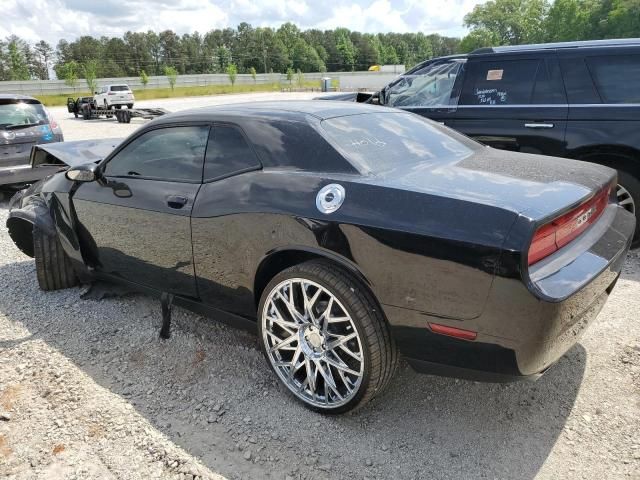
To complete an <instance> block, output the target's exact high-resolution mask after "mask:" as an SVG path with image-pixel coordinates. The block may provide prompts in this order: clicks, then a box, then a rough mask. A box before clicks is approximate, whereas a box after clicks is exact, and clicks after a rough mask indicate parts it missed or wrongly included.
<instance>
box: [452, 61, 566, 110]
mask: <svg viewBox="0 0 640 480" xmlns="http://www.w3.org/2000/svg"><path fill="white" fill-rule="evenodd" d="M466 75H467V77H466V81H465V85H464V88H463V90H462V95H461V97H460V104H461V105H487V106H491V105H530V104H538V105H539V104H546V103H559V102H558V100H559V99H560V93H561V92H560V91H559V90H558V89H557V88H556V87H555V86H554V85H553V84H552V82H551V80H550V75H549V72H548V69H547V64H546V62H545V61H541V60H537V59H530V60H499V59H496V60H490V61H481V62H469V63H468V64H467V74H466ZM556 90H558V91H556Z"/></svg>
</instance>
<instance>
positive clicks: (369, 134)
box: [322, 112, 481, 175]
mask: <svg viewBox="0 0 640 480" xmlns="http://www.w3.org/2000/svg"><path fill="white" fill-rule="evenodd" d="M322 127H323V129H324V131H325V132H327V134H328V137H329V140H332V141H333V142H332V143H333V144H334V145H335V146H337V147H338V149H339V150H340V151H341V153H342V154H343V155H344V156H345V158H346V159H347V160H348V161H349V162H350V163H351V164H352V165H353V166H354V167H355V168H356V169H357V170H358V171H359V172H360V173H361V174H363V175H368V174H370V175H385V174H390V173H392V172H393V171H394V170H396V169H398V168H400V169H401V170H402V171H405V170H406V169H407V168H413V169H420V168H429V167H432V166H437V165H444V164H447V163H449V162H452V161H456V160H460V159H463V158H465V157H467V156H469V155H471V154H472V153H473V152H474V150H475V149H477V148H481V147H480V146H479V145H478V144H477V143H475V142H473V141H472V140H470V139H468V138H467V137H465V136H463V135H461V134H459V133H456V132H454V131H452V130H449V129H447V128H445V127H441V126H440V125H438V124H436V123H434V122H431V121H430V120H427V119H426V118H424V117H421V116H418V115H414V114H412V113H396V112H393V113H391V112H390V113H370V114H361V115H349V116H344V117H336V118H330V119H328V120H324V121H323V122H322Z"/></svg>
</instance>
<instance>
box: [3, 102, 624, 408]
mask: <svg viewBox="0 0 640 480" xmlns="http://www.w3.org/2000/svg"><path fill="white" fill-rule="evenodd" d="M66 145H67V144H65V143H62V144H58V145H51V146H41V147H39V150H41V154H40V156H41V157H42V158H39V157H38V155H39V154H38V152H37V151H36V152H35V153H34V157H37V158H34V163H35V164H37V163H38V162H40V161H41V160H42V161H43V162H44V163H45V164H46V163H51V162H52V161H53V160H54V159H58V160H59V161H62V162H64V163H66V164H68V165H71V166H70V168H68V169H67V170H66V171H65V172H59V173H57V174H55V175H53V176H51V177H50V178H48V179H47V180H44V181H41V182H39V183H37V184H35V185H33V186H31V187H30V188H28V189H26V190H24V191H22V192H20V193H19V194H17V196H16V197H15V198H14V200H13V201H12V204H11V210H10V212H9V216H8V220H7V227H8V230H9V234H10V235H11V238H12V239H13V241H14V242H15V244H16V245H17V246H18V247H19V248H20V249H21V250H22V251H23V252H25V253H26V254H27V255H30V256H33V257H35V265H36V269H35V270H36V276H37V279H38V283H39V285H40V287H41V288H42V289H43V290H55V289H60V288H68V287H73V286H74V285H77V284H78V283H79V282H85V283H90V282H92V281H94V280H95V279H108V280H110V281H112V282H116V283H119V284H125V285H129V286H131V288H134V289H139V290H141V291H144V292H147V293H149V294H151V295H155V296H159V297H160V298H161V302H162V310H163V317H164V318H163V319H164V321H165V322H164V324H163V330H162V332H161V335H162V336H163V337H164V338H166V337H167V336H168V330H167V327H168V319H169V318H170V310H171V305H172V304H174V303H175V304H177V305H182V306H184V307H187V308H189V309H192V310H194V311H196V312H199V313H204V314H208V315H210V316H213V317H215V318H216V319H219V320H222V321H226V322H228V323H231V324H233V325H237V326H247V327H248V328H251V329H253V330H257V331H258V336H259V342H260V345H261V347H262V349H263V351H264V353H265V356H266V358H267V361H268V363H269V364H270V366H271V368H272V369H273V371H274V372H275V374H276V375H277V377H278V378H279V380H280V381H281V383H282V384H283V385H284V386H285V387H286V388H287V389H288V390H289V391H290V392H291V394H292V395H294V396H295V398H297V399H298V400H299V401H301V402H302V403H303V404H304V405H305V406H307V407H309V408H312V409H314V410H318V411H321V412H327V413H341V412H345V411H348V410H351V409H353V408H356V407H359V406H361V405H364V404H366V403H367V402H368V401H370V400H371V399H373V398H374V397H375V396H377V395H378V394H379V393H380V392H381V391H383V390H384V388H385V387H386V386H387V385H388V384H389V381H390V379H391V378H392V376H393V373H394V370H395V367H396V364H397V360H398V352H400V353H402V354H403V355H404V357H405V358H406V359H407V360H408V362H409V363H410V364H411V365H412V366H413V367H414V368H415V369H416V370H418V371H421V372H430V373H437V374H441V375H449V376H456V377H465V378H473V379H478V380H489V381H511V380H517V379H523V378H529V379H535V378H537V377H538V376H540V375H541V374H542V373H543V372H544V371H546V370H547V369H548V368H549V367H550V366H551V365H552V364H553V363H554V362H555V361H557V360H558V359H559V358H560V357H561V356H562V355H564V354H565V352H566V351H567V350H568V349H569V348H570V347H571V346H573V345H574V344H575V342H577V341H578V339H579V338H580V335H581V334H582V333H583V332H584V331H585V329H586V327H587V326H588V325H589V323H590V322H592V321H593V320H594V318H595V317H596V316H597V314H598V313H599V312H600V309H601V308H602V307H603V305H604V304H605V302H606V300H607V298H608V296H609V293H610V292H611V291H612V289H613V288H614V286H615V284H616V281H617V279H618V277H619V275H620V270H621V268H622V264H623V262H624V260H625V256H626V253H627V251H628V248H629V245H630V242H631V236H632V233H633V230H634V228H635V219H634V217H633V215H631V214H630V213H629V212H627V211H626V210H625V209H624V208H622V207H620V206H619V205H618V204H617V202H616V198H615V193H614V190H615V184H616V174H615V170H612V169H609V168H606V167H603V166H600V165H595V164H589V163H584V162H576V161H571V160H564V159H558V158H551V157H543V156H538V155H526V154H522V153H508V152H504V151H500V150H493V149H488V148H486V147H484V146H482V145H480V144H478V143H476V142H474V141H473V140H470V139H468V138H467V137H465V136H463V135H460V134H458V133H456V132H454V131H451V130H449V129H447V128H445V127H443V126H441V125H438V124H437V123H436V122H432V121H430V120H427V119H425V118H422V117H420V116H417V115H412V114H409V113H407V112H404V111H401V110H396V109H390V108H381V107H375V106H371V105H362V104H356V103H344V102H317V101H307V102H278V103H270V102H265V103H260V102H258V103H252V104H235V105H226V106H219V107H213V108H206V109H198V110H192V111H184V112H179V113H176V114H171V115H166V116H163V117H160V118H158V119H156V120H154V121H152V122H149V123H148V124H146V125H144V126H142V127H141V128H140V129H139V130H137V131H136V132H135V133H133V134H132V135H131V136H130V137H128V138H127V139H126V140H124V141H123V142H122V143H120V144H118V145H117V146H116V147H115V149H113V146H111V145H110V144H108V143H107V144H97V145H96V144H94V145H93V146H91V145H90V144H86V143H83V142H78V143H77V144H75V145H72V147H73V148H67V147H66ZM96 147H102V148H104V149H105V151H106V150H111V149H113V150H112V151H111V152H110V153H108V154H107V155H106V158H104V159H103V160H99V159H100V158H101V157H102V154H100V153H98V154H92V155H93V156H92V155H89V154H88V153H87V152H92V151H94V150H95V148H96ZM50 157H51V158H50ZM94 157H95V158H94ZM87 160H88V162H87ZM84 162H87V163H84ZM523 165H526V168H525V167H523Z"/></svg>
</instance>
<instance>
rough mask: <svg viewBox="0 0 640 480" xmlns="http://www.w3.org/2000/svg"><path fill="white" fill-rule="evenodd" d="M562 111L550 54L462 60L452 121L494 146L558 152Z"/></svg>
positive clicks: (559, 83)
mask: <svg viewBox="0 0 640 480" xmlns="http://www.w3.org/2000/svg"><path fill="white" fill-rule="evenodd" d="M567 115H568V106H567V101H566V96H565V93H564V85H563V83H562V77H561V74H560V67H559V65H558V60H557V58H556V56H555V54H551V55H547V56H544V57H543V56H536V55H533V54H531V55H521V54H520V55H518V56H508V55H488V56H482V57H479V58H471V59H470V60H469V61H468V62H467V65H466V69H465V78H464V82H463V86H462V92H461V95H460V100H459V103H458V108H457V111H456V113H455V120H454V122H453V125H452V126H453V128H455V129H456V130H458V131H460V132H462V133H464V134H465V135H468V136H470V137H472V138H474V139H476V140H478V141H480V142H481V143H484V144H486V145H490V146H492V147H495V148H500V149H503V150H512V151H517V152H526V153H538V154H545V155H555V156H562V155H563V154H564V152H565V131H566V126H567Z"/></svg>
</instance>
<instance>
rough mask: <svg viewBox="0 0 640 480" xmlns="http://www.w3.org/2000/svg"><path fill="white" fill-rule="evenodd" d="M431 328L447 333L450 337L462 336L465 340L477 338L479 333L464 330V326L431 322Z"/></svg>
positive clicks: (434, 330) (437, 331)
mask: <svg viewBox="0 0 640 480" xmlns="http://www.w3.org/2000/svg"><path fill="white" fill-rule="evenodd" d="M429 328H430V329H431V331H432V332H433V333H439V334H440V335H447V336H448V337H456V338H462V339H463V340H475V339H476V337H477V336H478V334H477V333H476V332H472V331H471V330H463V329H462V328H455V327H447V326H446V325H440V324H438V323H430V324H429Z"/></svg>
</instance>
